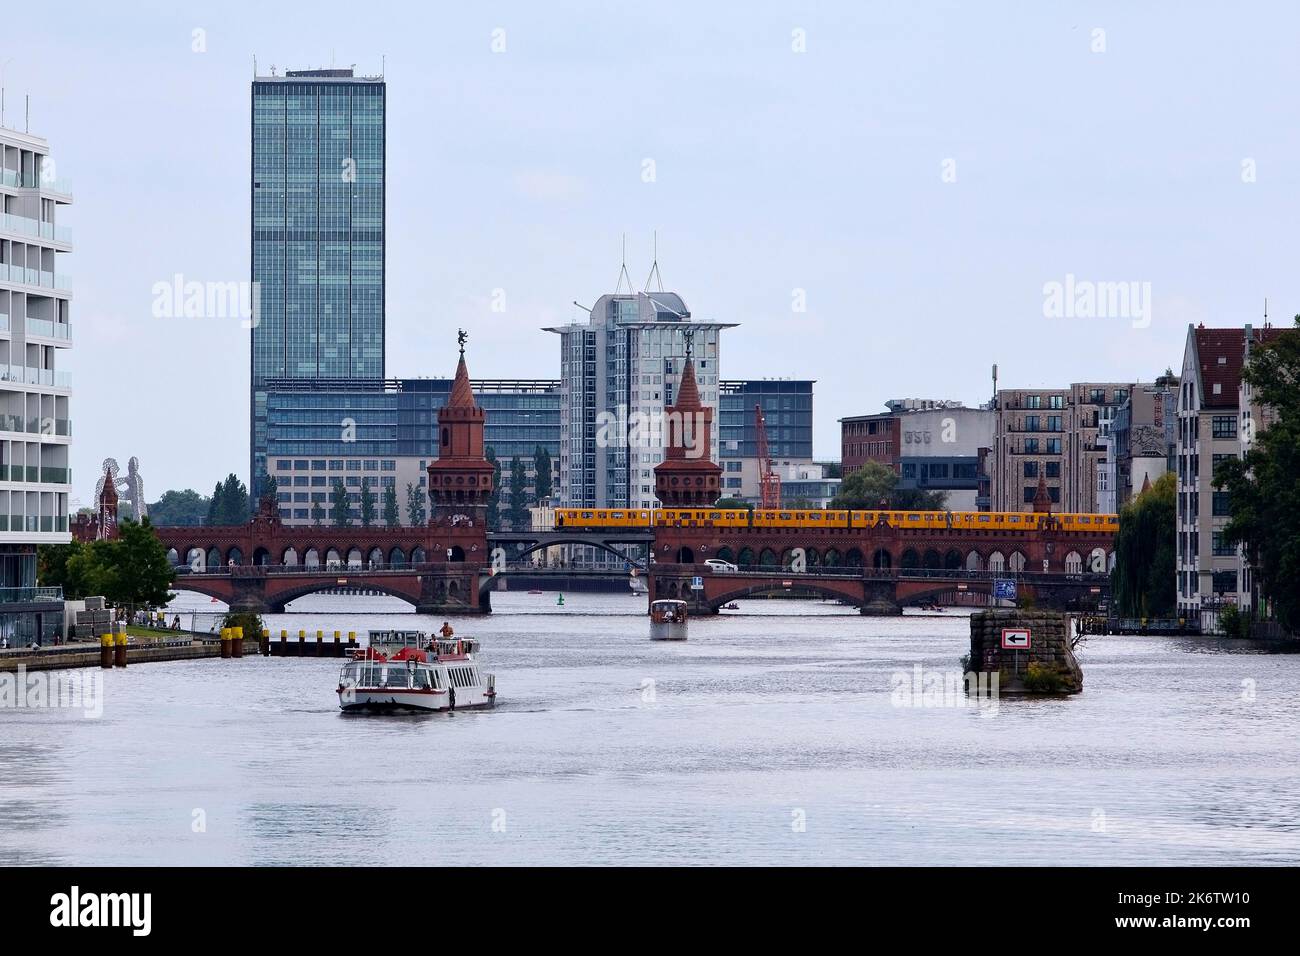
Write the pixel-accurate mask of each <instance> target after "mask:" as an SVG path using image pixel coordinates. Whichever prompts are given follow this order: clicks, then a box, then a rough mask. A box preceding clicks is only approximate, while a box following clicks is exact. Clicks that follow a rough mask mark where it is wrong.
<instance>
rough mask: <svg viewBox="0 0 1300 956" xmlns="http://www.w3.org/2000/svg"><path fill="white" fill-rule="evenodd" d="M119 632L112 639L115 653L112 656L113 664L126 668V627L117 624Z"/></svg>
mask: <svg viewBox="0 0 1300 956" xmlns="http://www.w3.org/2000/svg"><path fill="white" fill-rule="evenodd" d="M118 627H119V630H118V632H117V634H115V635H114V637H113V644H114V645H115V647H114V650H115V653H114V655H113V664H114V665H115V666H117V667H125V666H126V625H125V624H119V625H118Z"/></svg>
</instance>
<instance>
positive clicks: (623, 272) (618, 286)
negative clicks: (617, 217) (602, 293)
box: [614, 232, 636, 295]
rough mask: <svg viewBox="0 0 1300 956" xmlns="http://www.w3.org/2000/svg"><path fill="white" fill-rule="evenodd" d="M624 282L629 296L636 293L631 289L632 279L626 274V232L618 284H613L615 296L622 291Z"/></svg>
mask: <svg viewBox="0 0 1300 956" xmlns="http://www.w3.org/2000/svg"><path fill="white" fill-rule="evenodd" d="M624 282H626V283H627V291H628V294H629V295H630V294H631V293H632V292H634V291H636V290H635V289H633V288H632V277H631V276H629V275H628V274H627V233H626V232H625V233H623V263H622V265H620V266H619V270H618V282H617V283H615V284H614V294H615V295H618V293H619V292H620V291H621V290H622V288H623V283H624Z"/></svg>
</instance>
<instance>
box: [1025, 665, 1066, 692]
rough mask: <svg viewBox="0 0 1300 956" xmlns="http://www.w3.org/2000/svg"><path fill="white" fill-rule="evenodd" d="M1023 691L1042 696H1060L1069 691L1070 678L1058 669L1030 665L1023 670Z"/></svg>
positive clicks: (1049, 666)
mask: <svg viewBox="0 0 1300 956" xmlns="http://www.w3.org/2000/svg"><path fill="white" fill-rule="evenodd" d="M1024 684H1025V690H1032V691H1035V692H1037V693H1042V694H1061V693H1065V692H1066V691H1068V690H1070V676H1069V674H1067V673H1066V672H1065V671H1063V670H1061V669H1060V668H1058V667H1053V666H1051V665H1048V664H1038V663H1030V664H1029V666H1028V667H1026V668H1025V676H1024Z"/></svg>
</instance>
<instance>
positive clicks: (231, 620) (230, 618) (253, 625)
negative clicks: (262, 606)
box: [221, 611, 263, 638]
mask: <svg viewBox="0 0 1300 956" xmlns="http://www.w3.org/2000/svg"><path fill="white" fill-rule="evenodd" d="M221 626H222V627H223V628H226V627H242V628H243V629H244V637H245V638H258V637H261V636H262V627H263V624H262V615H260V614H254V613H253V612H252V611H230V612H229V613H228V614H226V616H225V617H224V618H223V619H222V621H221Z"/></svg>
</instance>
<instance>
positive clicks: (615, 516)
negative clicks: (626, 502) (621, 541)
mask: <svg viewBox="0 0 1300 956" xmlns="http://www.w3.org/2000/svg"><path fill="white" fill-rule="evenodd" d="M609 516H610V517H611V518H613V519H614V520H615V521H622V520H623V512H621V511H611V512H610V513H609Z"/></svg>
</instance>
